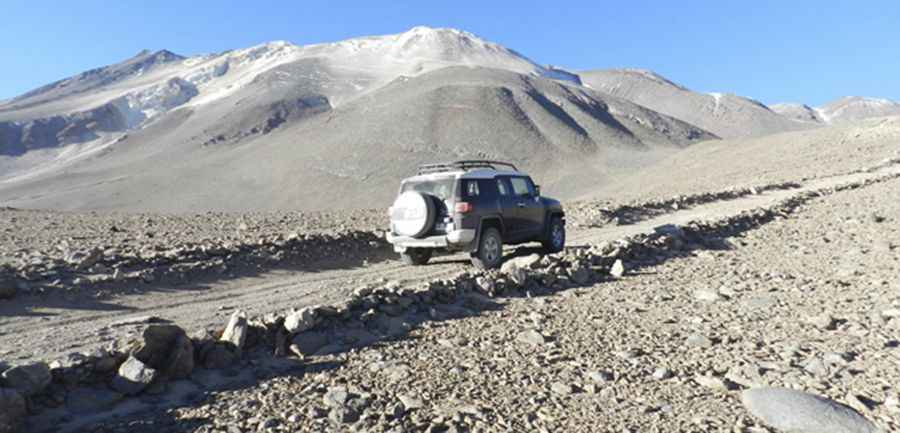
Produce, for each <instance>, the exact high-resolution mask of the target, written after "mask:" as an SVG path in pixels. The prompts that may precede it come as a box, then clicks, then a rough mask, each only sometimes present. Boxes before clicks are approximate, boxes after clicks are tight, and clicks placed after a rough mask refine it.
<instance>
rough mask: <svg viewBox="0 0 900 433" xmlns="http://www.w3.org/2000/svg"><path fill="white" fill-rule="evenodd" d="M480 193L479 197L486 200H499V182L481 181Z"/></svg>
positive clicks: (479, 185) (479, 183)
mask: <svg viewBox="0 0 900 433" xmlns="http://www.w3.org/2000/svg"><path fill="white" fill-rule="evenodd" d="M478 191H479V195H480V196H481V197H482V198H485V199H488V200H490V199H494V198H497V193H498V192H499V191H498V190H497V182H496V181H494V180H488V179H480V180H479V181H478Z"/></svg>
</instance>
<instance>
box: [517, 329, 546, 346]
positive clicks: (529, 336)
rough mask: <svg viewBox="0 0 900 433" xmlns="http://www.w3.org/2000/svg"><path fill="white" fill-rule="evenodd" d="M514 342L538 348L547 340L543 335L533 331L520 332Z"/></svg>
mask: <svg viewBox="0 0 900 433" xmlns="http://www.w3.org/2000/svg"><path fill="white" fill-rule="evenodd" d="M516 340H517V341H519V342H521V343H526V344H531V345H534V346H540V345H543V344H544V343H546V342H547V338H546V337H544V335H543V334H541V333H540V332H537V331H535V330H533V329H529V330H527V331H522V332H520V333H519V335H517V336H516Z"/></svg>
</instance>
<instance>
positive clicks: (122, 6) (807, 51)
mask: <svg viewBox="0 0 900 433" xmlns="http://www.w3.org/2000/svg"><path fill="white" fill-rule="evenodd" d="M142 3H145V4H142ZM329 3H334V4H340V5H341V6H336V5H334V4H329ZM2 10H3V14H4V19H3V26H2V27H0V58H2V59H3V68H2V69H0V71H2V72H0V99H5V98H9V97H12V96H15V95H18V94H21V93H23V92H25V91H27V90H30V89H32V88H35V87H37V86H40V85H43V84H47V83H49V82H51V81H54V80H57V79H60V78H63V77H66V76H69V75H73V74H76V73H78V72H82V71H84V70H87V69H90V68H94V67H98V66H102V65H105V64H109V63H114V62H117V61H120V60H123V59H125V58H127V57H130V56H132V55H134V54H135V53H137V52H138V51H139V50H141V49H143V48H148V49H153V50H155V49H163V48H165V49H169V50H171V51H174V52H176V53H179V54H184V55H190V54H200V53H210V52H218V51H223V50H227V49H232V48H243V47H247V46H250V45H254V44H257V43H261V42H266V41H270V40H279V39H281V40H287V41H290V42H293V43H295V44H307V43H316V42H328V41H335V40H340V39H346V38H349V37H354V36H363V35H374V34H387V33H398V32H401V31H404V30H407V29H408V28H410V27H413V26H415V25H428V26H433V27H456V28H460V29H463V30H467V31H470V32H472V33H475V34H477V35H479V36H481V37H483V38H485V39H488V40H492V41H494V42H498V43H501V44H503V45H506V46H508V47H510V48H513V49H515V50H517V51H519V52H520V53H523V54H525V55H526V56H528V57H530V58H532V59H533V60H535V61H537V62H539V63H544V64H554V65H560V66H564V67H567V68H571V69H589V68H610V67H638V68H646V69H652V70H654V71H656V72H658V73H660V74H662V75H664V76H666V77H668V78H670V79H671V80H673V81H675V82H678V83H681V84H683V85H685V86H687V87H689V88H691V89H694V90H698V91H703V92H711V91H721V92H732V93H737V94H740V95H745V96H750V97H753V98H756V99H758V100H760V101H762V102H765V103H774V102H780V101H801V102H806V103H809V104H811V105H812V104H821V103H824V102H826V101H828V100H831V99H834V98H836V97H839V96H843V95H863V96H879V97H887V98H891V99H900V49H898V45H900V2H897V1H896V0H893V1H868V2H867V1H856V2H853V1H828V0H818V1H801V0H794V1H769V0H757V1H737V0H735V1H721V0H720V1H691V0H682V1H621V0H620V1H613V2H607V1H599V0H585V1H582V0H568V1H557V2H550V1H546V0H544V1H538V2H529V1H525V0H520V1H491V0H481V1H468V0H456V1H421V0H419V1H378V0H369V1H354V0H342V1H340V2H328V1H325V2H319V1H308V0H307V1H284V2H276V1H265V0H256V1H251V0H244V1H228V0H218V1H205V0H197V1H164V0H157V1H146V2H140V1H123V2H111V1H95V0H79V1H68V0H64V1H53V2H51V1H41V0H32V1H20V0H5V1H4V4H3V7H2Z"/></svg>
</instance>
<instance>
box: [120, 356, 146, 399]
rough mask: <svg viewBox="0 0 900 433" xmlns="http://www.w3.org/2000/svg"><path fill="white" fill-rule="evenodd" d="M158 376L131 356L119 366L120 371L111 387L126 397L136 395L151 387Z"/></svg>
mask: <svg viewBox="0 0 900 433" xmlns="http://www.w3.org/2000/svg"><path fill="white" fill-rule="evenodd" d="M156 375H157V372H156V370H154V369H153V368H151V367H149V366H147V365H146V364H144V363H143V362H141V361H140V360H139V359H137V358H135V357H134V356H130V357H128V359H127V360H125V362H123V363H122V365H121V366H119V371H118V372H117V374H116V376H115V377H113V380H112V383H110V387H112V389H114V390H116V391H118V392H120V393H122V394H125V395H135V394H138V393H140V392H141V391H143V390H144V389H145V388H147V387H148V386H150V384H151V383H153V380H154V379H156Z"/></svg>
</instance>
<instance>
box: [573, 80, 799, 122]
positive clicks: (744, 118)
mask: <svg viewBox="0 0 900 433" xmlns="http://www.w3.org/2000/svg"><path fill="white" fill-rule="evenodd" d="M579 76H580V77H581V79H582V81H583V82H584V83H585V84H586V85H588V86H590V87H592V88H594V89H596V90H599V91H603V92H606V93H609V94H612V95H615V96H619V97H622V98H625V99H628V100H630V101H633V102H635V103H637V104H640V105H643V106H645V107H647V108H649V109H651V110H655V111H658V112H660V113H663V114H667V115H669V116H672V117H675V118H678V119H681V120H684V121H685V122H688V123H691V124H694V125H697V126H699V127H700V128H703V129H705V130H707V131H710V132H712V133H714V134H716V135H718V136H719V137H722V138H738V137H756V136H762V135H768V134H772V133H777V132H784V131H794V130H800V129H805V128H808V127H809V126H808V125H806V124H804V123H802V122H797V121H794V120H792V119H788V118H786V117H783V116H781V115H779V114H778V113H775V112H773V111H772V110H770V109H769V108H768V107H766V106H765V105H763V104H762V103H760V102H757V101H754V100H752V99H748V98H744V97H741V96H736V95H732V94H722V93H710V94H703V93H697V92H694V91H692V90H690V89H688V88H686V87H684V86H681V85H679V84H676V83H674V82H672V81H670V80H668V79H666V78H664V77H662V76H660V75H658V74H656V73H654V72H651V71H646V70H641V69H607V70H595V71H584V72H580V73H579Z"/></svg>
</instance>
